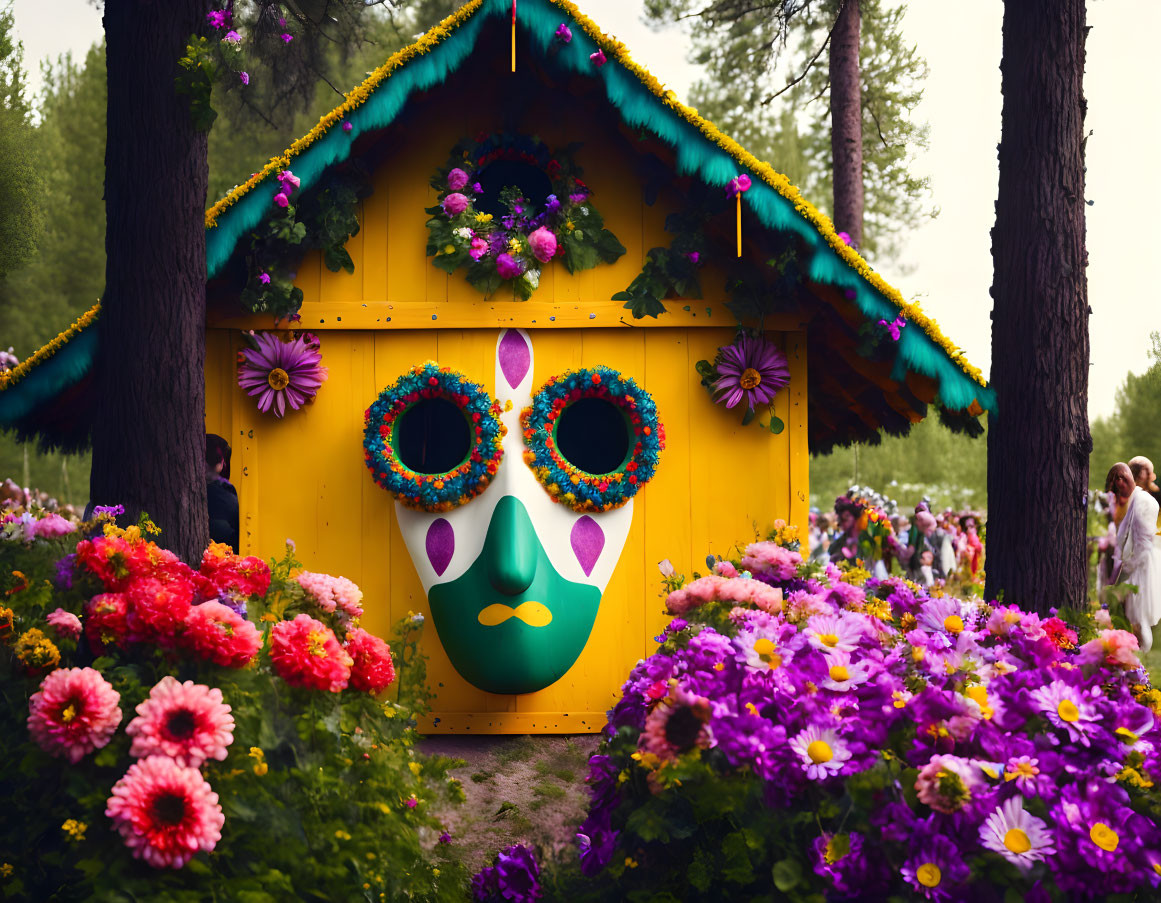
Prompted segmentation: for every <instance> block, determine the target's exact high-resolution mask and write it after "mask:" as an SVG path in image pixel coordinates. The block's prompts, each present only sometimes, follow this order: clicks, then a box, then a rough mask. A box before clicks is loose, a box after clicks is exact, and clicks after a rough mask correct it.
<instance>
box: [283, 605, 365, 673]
mask: <svg viewBox="0 0 1161 903" xmlns="http://www.w3.org/2000/svg"><path fill="white" fill-rule="evenodd" d="M270 664H271V665H273V666H274V670H275V672H276V673H277V674H278V676H279V677H281V678H282V679H283V680H284V681H286V682H287V683H288V684H290V685H291V686H292V687H307V688H308V689H312V690H328V691H330V692H331V693H338V692H339V691H340V690H343V689H345V688H346V686H347V683H348V681H349V680H350V679H351V657H350V656H349V655H347V653H346V651H345V650H344V649H343V647H342V646H340V645H339V641H338V640H337V639H336V638H335V635H334V633H333V632H332V631H331V629H330V628H329V627H327V626H326V625H325V624H323V623H322V622H321V621H316V620H315V619H314V618H312V617H311V616H310V615H308V614H300V615H299V616H298V617H296V618H295V619H294V620H293V621H280V622H279V623H277V624H275V625H274V627H273V629H272V630H271V631H270Z"/></svg>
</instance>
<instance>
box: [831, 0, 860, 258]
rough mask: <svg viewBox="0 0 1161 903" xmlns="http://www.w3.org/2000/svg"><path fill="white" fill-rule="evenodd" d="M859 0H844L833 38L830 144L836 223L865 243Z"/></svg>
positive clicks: (853, 241)
mask: <svg viewBox="0 0 1161 903" xmlns="http://www.w3.org/2000/svg"><path fill="white" fill-rule="evenodd" d="M860 25H861V16H860V13H859V0H843V3H842V6H841V7H840V8H839V12H838V17H837V18H836V19H835V23H834V29H833V30H832V31H831V37H830V66H829V70H830V121H831V131H830V146H831V159H832V160H833V161H834V216H833V219H834V224H835V228H836V229H838V230H839V231H840V232H846V233H847V234H848V235H849V236H850V241H851V244H852V245H854V246H855V247H856V248H857V247H859V246H861V245H862V243H863V104H862V91H861V90H860V86H859V47H860V43H859V30H860Z"/></svg>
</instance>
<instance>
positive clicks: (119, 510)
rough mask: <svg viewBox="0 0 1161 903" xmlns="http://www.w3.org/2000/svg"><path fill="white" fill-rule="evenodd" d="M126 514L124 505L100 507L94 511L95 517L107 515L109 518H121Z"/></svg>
mask: <svg viewBox="0 0 1161 903" xmlns="http://www.w3.org/2000/svg"><path fill="white" fill-rule="evenodd" d="M124 513H125V506H124V505H98V506H97V507H96V508H94V509H93V517H99V516H100V515H102V514H107V515H109V517H120V516H121V515H122V514H124Z"/></svg>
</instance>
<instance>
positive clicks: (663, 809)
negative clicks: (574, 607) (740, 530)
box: [546, 542, 1161, 901]
mask: <svg viewBox="0 0 1161 903" xmlns="http://www.w3.org/2000/svg"><path fill="white" fill-rule="evenodd" d="M746 568H749V569H750V570H746ZM714 570H715V572H716V573H715V574H711V575H709V576H705V577H700V578H697V579H695V580H694V581H693V582H691V583H689V584H683V582H682V580H681V578H679V577H675V576H669V577H668V578H667V584H669V585H670V587H671V588H672V589H673V591H672V592H671V593H670V594H669V596H668V599H667V603H668V607H669V609H670V612H671V613H674V614H678V615H679V616H678V617H675V618H674V620H673V621H672V622H671V623H670V624H669V626H668V627H667V628H666V630H665V632H664V634H663V636H661V637H659V640H660V641H661V645H660V647H659V648H658V650H657V651H656V652H655V653H654V654H653V655H652V656H650V657H649V658H648V659H645V660H644V661H642V662H640V663H639V664H638V665H637V667H636V668H634V670H633V672H632V674H631V675H630V676H629V679H628V680H627V681H626V683H625V685H624V688H623V697H622V699H621V700H620V701H619V702H618V703H617V705H616V706H615V708H614V709H613V710H612V711H611V712H610V717H609V723H608V726H607V727H606V734H605V740H604V742H603V745H602V748H601V750H600V752H599V754H598V755H596V756H594V757H593V758H592V760H591V763H590V765H591V773H590V776H589V781H590V784H591V793H592V803H591V808H590V810H589V814H588V817H587V819H586V820H585V822H584V823H583V824H582V825H581V827H580V829H579V834H578V844H579V854H580V855H579V871H580V872H581V874H577V873H576V870H575V869H574V870H570V869H567V868H566V869H564V870H563V871H561V872H559V873H558V874H556V875H555V876H554V877H553V878H552V879H551V880H550V881H546V892H547V894H548V896H550V897H553V896H556V897H560V898H567V899H631V900H653V901H670V900H722V899H732V900H751V899H767V900H768V899H772V897H771V893H772V890H774V889H776V890H777V891H778V893H779V894H780V895H783V896H784V897H785V898H786V899H791V900H810V899H813V900H819V899H823V898H825V899H830V900H845V899H860V900H884V899H888V898H890V899H932V900H1002V899H1026V900H1040V901H1047V900H1052V899H1056V900H1059V899H1082V898H1087V897H1105V896H1108V897H1109V898H1114V897H1115V895H1126V896H1124V897H1115V898H1118V899H1128V898H1129V897H1130V896H1131V895H1137V896H1138V897H1139V898H1140V899H1146V898H1148V899H1154V898H1155V897H1154V894H1156V893H1158V891H1157V890H1156V888H1157V887H1158V884H1159V883H1161V848H1159V845H1158V841H1159V840H1161V833H1159V832H1158V829H1157V821H1158V815H1159V814H1161V806H1159V802H1161V797H1159V794H1158V793H1157V791H1156V788H1155V787H1154V785H1153V777H1154V776H1156V775H1158V774H1161V748H1159V747H1161V744H1159V739H1161V738H1159V731H1158V729H1157V728H1156V727H1155V717H1156V716H1157V715H1158V714H1161V693H1158V692H1157V691H1155V690H1153V689H1151V688H1150V687H1149V684H1148V678H1147V675H1146V673H1145V672H1144V670H1143V669H1142V668H1141V665H1140V662H1139V661H1138V660H1137V657H1136V640H1135V639H1134V638H1133V636H1132V635H1131V634H1128V633H1127V632H1125V631H1121V630H1113V629H1100V627H1099V625H1098V624H1097V623H1096V622H1095V621H1094V619H1093V618H1092V617H1091V616H1090V615H1089V614H1087V613H1075V614H1069V615H1068V618H1069V620H1068V621H1066V620H1065V613H1064V612H1061V613H1060V614H1059V616H1053V617H1047V618H1042V617H1040V616H1038V615H1036V614H1030V613H1027V612H1024V611H1021V610H1020V609H1018V608H1016V607H1015V606H1002V605H986V604H984V603H982V602H980V601H978V600H971V601H961V600H958V599H954V598H950V597H946V596H943V597H940V596H933V595H928V594H927V593H926V592H924V591H923V590H922V589H921V588H920V587H918V586H916V585H914V584H911V583H908V582H906V581H904V580H901V579H898V578H892V579H888V580H883V581H881V582H879V581H875V580H867V579H866V574H865V572H861V571H859V572H856V571H851V572H849V573H846V572H840V571H839V570H837V569H835V568H833V567H827V568H826V569H825V570H824V569H822V568H821V567H818V566H814V567H811V566H807V565H804V564H803V563H802V561H801V558H800V556H799V554H798V552H797V551H790V550H789V549H786V548H781V547H779V546H777V545H776V544H775V543H772V542H764V543H754V544H751V545H750V546H749V547H747V548H746V549H745V551H744V554H742V555H741V556H739V558H738V559H737V560H734V561H719V562H717V563H716V564H715V566H714ZM851 581H854V582H851ZM856 583H861V584H862V585H856ZM1105 615H1107V613H1103V614H1102V618H1101V621H1102V622H1103V623H1104V624H1106V625H1107V623H1108V621H1107V617H1106V616H1105ZM1070 622H1071V623H1070ZM778 898H780V899H781V898H782V897H781V896H780V897H778Z"/></svg>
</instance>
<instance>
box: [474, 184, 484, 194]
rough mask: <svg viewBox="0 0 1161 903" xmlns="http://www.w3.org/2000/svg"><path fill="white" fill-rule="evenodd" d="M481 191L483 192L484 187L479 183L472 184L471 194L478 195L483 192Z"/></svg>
mask: <svg viewBox="0 0 1161 903" xmlns="http://www.w3.org/2000/svg"><path fill="white" fill-rule="evenodd" d="M483 190H484V186H483V185H481V184H480V183H479V182H473V183H472V194H480V193H481V192H483Z"/></svg>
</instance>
